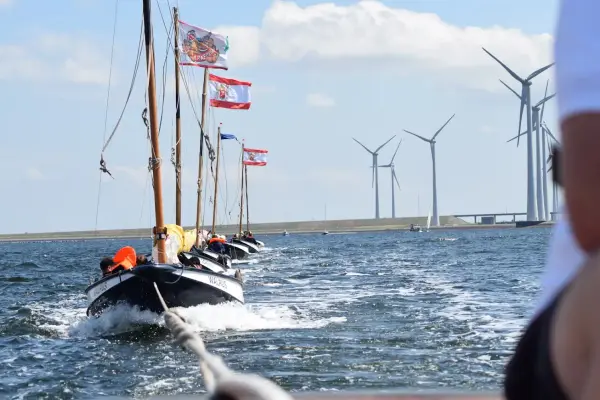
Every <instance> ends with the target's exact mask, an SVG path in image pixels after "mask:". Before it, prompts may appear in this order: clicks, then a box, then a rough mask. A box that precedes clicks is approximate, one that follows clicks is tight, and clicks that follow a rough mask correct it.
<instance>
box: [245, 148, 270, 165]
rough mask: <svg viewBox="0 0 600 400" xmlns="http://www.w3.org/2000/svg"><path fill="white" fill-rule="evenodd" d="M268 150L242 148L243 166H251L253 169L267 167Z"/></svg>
mask: <svg viewBox="0 0 600 400" xmlns="http://www.w3.org/2000/svg"><path fill="white" fill-rule="evenodd" d="M268 152H269V151H268V150H262V149H247V148H244V159H243V163H244V165H253V166H255V167H264V166H265V165H267V153H268Z"/></svg>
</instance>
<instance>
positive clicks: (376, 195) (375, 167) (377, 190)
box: [352, 135, 396, 219]
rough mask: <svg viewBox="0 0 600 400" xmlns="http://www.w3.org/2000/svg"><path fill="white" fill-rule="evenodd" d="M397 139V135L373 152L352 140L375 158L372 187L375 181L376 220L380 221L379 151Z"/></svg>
mask: <svg viewBox="0 0 600 400" xmlns="http://www.w3.org/2000/svg"><path fill="white" fill-rule="evenodd" d="M395 137H396V135H394V136H392V137H391V138H389V139H388V140H387V142H385V143H384V144H382V145H381V146H379V147H378V148H377V149H375V151H371V150H369V149H367V147H366V146H365V145H364V144H362V143H361V142H359V141H358V140H356V139H354V138H352V140H354V141H355V142H356V143H358V144H360V145H361V146H362V147H363V148H364V149H365V150H366V151H368V152H369V153H371V155H372V156H373V167H372V168H373V175H372V178H371V187H373V181H374V182H375V219H379V173H378V171H377V165H378V164H377V156H378V155H379V150H381V149H382V148H383V146H385V145H386V144H388V143H389V142H390V141H391V140H392V139H393V138H395Z"/></svg>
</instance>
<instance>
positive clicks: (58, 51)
mask: <svg viewBox="0 0 600 400" xmlns="http://www.w3.org/2000/svg"><path fill="white" fill-rule="evenodd" d="M0 1H2V0H0ZM97 48H98V47H97V46H96V45H95V44H94V43H92V42H91V41H90V40H86V39H83V38H79V37H74V36H70V35H65V34H54V33H50V34H45V35H42V36H40V37H37V38H36V39H35V40H33V41H32V42H31V43H24V44H19V45H16V44H9V45H3V44H0V80H2V79H4V80H9V79H26V80H51V81H56V80H57V79H58V80H61V81H65V82H72V83H78V84H100V85H105V84H106V83H107V82H108V60H107V59H106V58H105V57H102V52H98V51H94V49H96V50H97ZM113 78H114V77H113Z"/></svg>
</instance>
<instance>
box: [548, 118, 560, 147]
mask: <svg viewBox="0 0 600 400" xmlns="http://www.w3.org/2000/svg"><path fill="white" fill-rule="evenodd" d="M544 128H545V129H546V133H547V134H548V135H550V137H551V138H552V139H553V140H554V141H555V142H556V143H560V142H559V141H558V139H557V138H555V137H554V135H553V134H552V132H551V131H550V129H549V128H548V126H547V125H546V124H545V123H544Z"/></svg>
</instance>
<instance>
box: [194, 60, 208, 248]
mask: <svg viewBox="0 0 600 400" xmlns="http://www.w3.org/2000/svg"><path fill="white" fill-rule="evenodd" d="M207 84H208V68H204V81H203V83H202V115H201V117H200V153H199V156H198V195H197V197H196V247H198V246H200V222H201V219H202V173H203V166H204V157H203V154H202V153H203V152H204V135H205V130H204V128H205V126H206V124H205V123H204V122H205V119H206V85H207Z"/></svg>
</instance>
